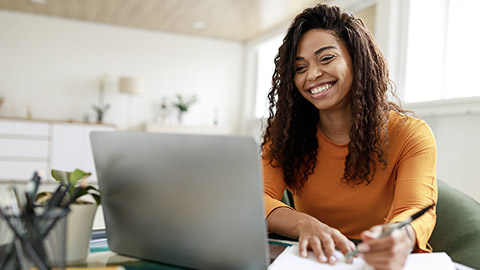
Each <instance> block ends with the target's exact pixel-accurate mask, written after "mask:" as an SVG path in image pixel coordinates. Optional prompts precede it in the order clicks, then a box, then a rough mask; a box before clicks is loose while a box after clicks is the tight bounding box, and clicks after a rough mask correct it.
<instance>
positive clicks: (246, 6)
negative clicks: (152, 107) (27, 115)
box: [0, 0, 358, 41]
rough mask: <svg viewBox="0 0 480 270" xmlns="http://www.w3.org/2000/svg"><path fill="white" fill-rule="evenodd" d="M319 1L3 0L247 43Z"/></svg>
mask: <svg viewBox="0 0 480 270" xmlns="http://www.w3.org/2000/svg"><path fill="white" fill-rule="evenodd" d="M344 1H345V0H344ZM38 2H43V3H38ZM318 2H319V0H0V9H4V10H11V11H18V12H26V13H33V14H40V15H47V16H54V17H62V18H68V19H74V20H81V21H91V22H97V23H105V24H110V25H117V26H124V27H134V28H141V29H148V30H154V31H166V32H173V33H180V34H187V35H196V36H202V37H209V38H219V39H226V40H233V41H247V40H249V39H252V38H254V37H256V36H258V35H260V34H262V33H265V32H267V31H269V30H272V29H274V28H277V27H280V26H282V25H286V24H288V23H289V22H290V21H291V20H292V19H293V18H294V16H295V15H296V14H298V13H299V12H301V11H302V10H303V9H305V8H306V7H311V6H314V5H315V4H317V3H318ZM320 2H329V1H328V0H323V1H320ZM347 2H348V1H347ZM357 2H358V1H357Z"/></svg>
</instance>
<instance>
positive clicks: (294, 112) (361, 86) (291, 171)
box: [261, 4, 406, 191]
mask: <svg viewBox="0 0 480 270" xmlns="http://www.w3.org/2000/svg"><path fill="white" fill-rule="evenodd" d="M311 29H323V30H326V31H329V32H330V33H332V34H333V35H334V36H335V37H337V38H338V39H340V40H342V41H343V42H344V44H345V45H346V47H347V48H348V52H349V53H350V56H351V58H352V69H353V71H354V72H353V82H352V89H351V91H350V97H351V102H350V107H351V113H352V117H353V124H352V126H351V128H350V133H349V136H350V142H349V143H348V155H347V156H346V159H345V171H344V174H343V179H344V180H345V181H347V182H349V183H356V184H361V183H364V182H367V184H368V183H370V181H371V180H372V178H373V174H374V173H375V170H376V167H375V164H376V163H375V162H373V161H374V160H375V158H376V159H377V160H378V161H379V162H380V164H382V165H383V166H382V167H385V166H386V163H387V161H386V158H385V156H386V154H387V153H385V146H386V144H387V143H388V130H387V122H388V117H389V111H392V110H393V111H397V112H401V113H404V112H406V111H405V110H403V109H402V108H401V107H400V106H399V105H397V104H395V103H393V102H390V101H389V100H388V97H387V91H389V90H391V86H392V85H391V82H390V79H389V74H388V67H387V64H386V61H385V59H384V57H383V55H382V53H381V52H380V50H379V49H378V47H377V44H376V43H375V40H374V38H373V36H372V34H371V33H370V32H369V30H368V29H367V28H366V27H365V25H364V23H363V22H362V20H361V19H359V18H356V17H355V16H354V15H352V14H350V13H346V12H343V11H342V10H341V9H340V8H339V7H335V6H328V5H325V4H319V5H317V6H315V7H313V8H308V9H306V10H304V11H303V12H302V13H301V14H299V15H298V16H297V17H296V18H295V19H294V20H293V22H292V24H291V25H290V28H289V29H288V32H287V34H286V36H285V38H284V39H283V44H282V45H281V46H280V48H279V51H278V54H277V56H276V57H275V71H274V74H273V76H272V88H271V89H270V91H269V93H268V100H269V117H268V119H267V123H266V125H267V127H266V129H265V132H264V134H263V141H262V145H261V147H262V149H263V151H264V152H263V156H264V158H265V159H266V160H268V161H269V163H270V164H271V165H272V166H275V167H278V166H279V167H280V168H282V170H283V174H284V181H285V183H286V184H287V186H288V187H290V188H292V189H294V190H297V191H300V190H301V188H302V187H303V186H304V184H305V182H306V181H307V179H308V176H309V175H310V174H312V173H313V172H314V169H315V165H316V163H317V160H316V156H317V151H318V141H317V137H316V133H317V124H318V122H319V113H318V109H317V108H316V107H315V106H314V105H313V104H311V103H310V102H309V101H307V100H306V99H305V98H304V97H303V96H302V95H301V94H300V92H299V91H298V89H297V88H296V86H295V83H294V80H293V78H294V76H295V70H294V65H295V57H296V51H297V46H298V42H299V40H300V38H301V36H302V35H303V34H304V33H306V32H307V31H309V30H311ZM392 95H394V93H392Z"/></svg>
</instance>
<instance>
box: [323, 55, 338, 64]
mask: <svg viewBox="0 0 480 270" xmlns="http://www.w3.org/2000/svg"><path fill="white" fill-rule="evenodd" d="M334 58H335V56H334V55H328V56H325V57H322V58H321V59H320V62H321V63H328V62H330V61H331V60H333V59H334Z"/></svg>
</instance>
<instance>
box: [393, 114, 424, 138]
mask: <svg viewBox="0 0 480 270" xmlns="http://www.w3.org/2000/svg"><path fill="white" fill-rule="evenodd" d="M388 132H389V135H390V136H401V137H403V136H407V137H411V136H414V135H418V136H422V137H423V136H429V137H430V136H432V137H433V133H432V130H431V129H430V127H429V126H428V124H427V123H426V122H425V121H424V120H422V119H419V118H417V117H415V116H411V115H407V114H405V113H401V112H396V111H390V117H389V119H388Z"/></svg>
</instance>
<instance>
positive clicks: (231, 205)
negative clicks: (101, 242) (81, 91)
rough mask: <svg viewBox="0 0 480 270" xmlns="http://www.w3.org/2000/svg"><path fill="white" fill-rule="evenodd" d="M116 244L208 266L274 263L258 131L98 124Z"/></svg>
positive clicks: (96, 145) (102, 184) (97, 147)
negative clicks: (243, 133)
mask: <svg viewBox="0 0 480 270" xmlns="http://www.w3.org/2000/svg"><path fill="white" fill-rule="evenodd" d="M90 137H91V143H92V149H93V155H94V161H95V167H96V171H97V176H98V184H99V188H100V190H101V192H102V206H103V212H104V218H105V225H106V231H107V238H108V244H109V247H110V249H111V250H112V251H114V252H117V253H119V254H123V255H127V256H133V257H138V258H142V259H147V260H153V261H158V262H162V263H168V264H174V265H179V266H184V267H189V268H200V269H267V265H268V262H267V261H268V258H267V254H268V246H267V239H266V225H265V218H264V207H263V186H262V181H261V171H260V170H261V169H260V161H259V149H258V146H257V144H256V143H255V141H254V140H253V139H252V138H247V137H233V136H207V135H180V134H159V133H141V132H122V131H113V132H112V131H111V132H92V133H91V135H90Z"/></svg>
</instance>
